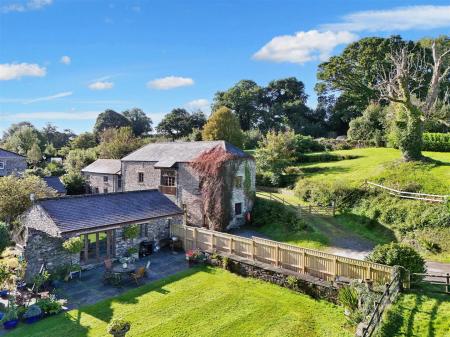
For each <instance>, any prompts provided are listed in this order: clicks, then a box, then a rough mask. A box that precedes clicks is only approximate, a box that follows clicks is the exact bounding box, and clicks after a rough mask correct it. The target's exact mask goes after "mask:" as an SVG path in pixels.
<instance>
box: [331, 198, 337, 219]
mask: <svg viewBox="0 0 450 337" xmlns="http://www.w3.org/2000/svg"><path fill="white" fill-rule="evenodd" d="M331 205H332V206H333V216H335V214H336V202H335V201H332V202H331Z"/></svg>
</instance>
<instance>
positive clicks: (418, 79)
mask: <svg viewBox="0 0 450 337" xmlns="http://www.w3.org/2000/svg"><path fill="white" fill-rule="evenodd" d="M447 48H448V49H443V50H441V51H438V49H437V46H436V44H435V43H433V45H432V48H431V53H432V59H431V60H430V59H429V58H428V57H427V53H428V52H429V50H427V49H424V48H421V47H417V46H414V49H411V46H410V45H405V46H402V47H401V48H399V49H395V50H392V51H391V52H390V53H388V57H389V59H390V60H391V66H390V67H388V68H384V69H380V70H379V77H378V81H377V83H376V85H375V86H374V88H376V89H377V90H378V91H379V94H380V97H382V98H384V99H387V100H389V101H390V102H393V103H396V104H398V105H399V108H400V111H399V113H398V114H397V120H396V123H395V124H396V129H397V131H398V137H397V138H398V145H399V148H400V150H401V151H402V154H403V158H404V160H405V161H412V160H420V159H421V158H422V132H423V118H424V116H427V115H428V114H429V112H430V111H431V109H432V107H433V105H434V104H435V103H436V100H437V97H438V96H439V90H440V88H441V82H443V81H445V80H448V74H449V72H450V65H448V66H444V58H445V57H446V56H447V55H449V56H450V44H449V46H448V47H447ZM416 49H420V50H419V51H417V50H416ZM430 74H431V80H430V79H429V77H430ZM424 88H425V89H426V94H425V96H424V97H421V95H420V92H421V91H423V90H424ZM420 98H423V102H422V101H420Z"/></svg>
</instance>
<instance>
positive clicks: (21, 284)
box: [16, 281, 27, 290]
mask: <svg viewBox="0 0 450 337" xmlns="http://www.w3.org/2000/svg"><path fill="white" fill-rule="evenodd" d="M16 287H17V290H25V289H26V288H27V284H26V283H25V282H24V281H20V282H18V283H17V285H16Z"/></svg>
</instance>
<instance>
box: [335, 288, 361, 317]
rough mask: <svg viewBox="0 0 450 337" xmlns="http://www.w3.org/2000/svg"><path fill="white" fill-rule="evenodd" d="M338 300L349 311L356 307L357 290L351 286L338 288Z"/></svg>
mask: <svg viewBox="0 0 450 337" xmlns="http://www.w3.org/2000/svg"><path fill="white" fill-rule="evenodd" d="M338 300H339V303H340V304H342V305H343V306H344V308H346V309H348V310H350V311H355V310H356V309H358V292H357V291H356V289H354V288H352V287H349V286H346V287H343V288H341V289H339V294H338Z"/></svg>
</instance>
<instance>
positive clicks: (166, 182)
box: [161, 170, 175, 186]
mask: <svg viewBox="0 0 450 337" xmlns="http://www.w3.org/2000/svg"><path fill="white" fill-rule="evenodd" d="M161 185H162V186H175V171H174V170H162V171H161Z"/></svg>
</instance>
